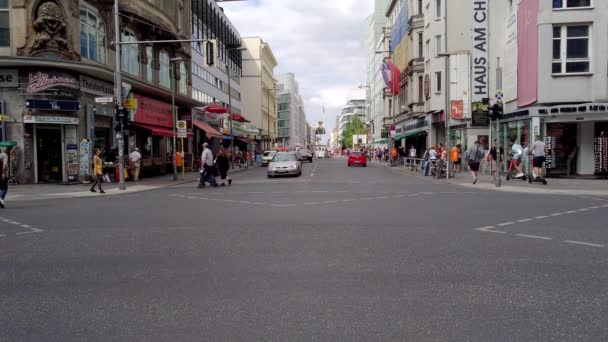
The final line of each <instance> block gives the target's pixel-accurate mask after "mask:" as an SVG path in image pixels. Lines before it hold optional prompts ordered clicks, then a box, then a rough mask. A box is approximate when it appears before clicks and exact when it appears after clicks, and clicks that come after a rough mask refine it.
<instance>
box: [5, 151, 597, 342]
mask: <svg viewBox="0 0 608 342" xmlns="http://www.w3.org/2000/svg"><path fill="white" fill-rule="evenodd" d="M345 164H346V162H345V160H344V159H337V160H321V161H315V163H313V164H305V168H304V175H303V176H301V177H299V178H285V179H267V178H266V174H265V170H264V169H255V170H252V171H248V172H243V173H239V174H237V175H235V176H234V179H235V182H234V184H233V185H232V186H231V187H226V188H217V189H211V188H206V189H196V188H195V184H184V185H179V186H175V187H171V188H166V189H162V190H155V191H148V192H142V193H136V194H129V195H124V196H112V197H103V196H100V197H98V198H80V199H65V200H56V201H48V200H47V201H39V202H36V201H28V202H25V201H24V202H19V203H17V202H12V203H11V202H10V201H9V202H8V204H9V208H7V209H5V210H0V312H1V314H0V341H347V340H348V341H606V340H608V285H607V284H608V247H606V246H607V245H608V229H607V227H608V224H607V221H608V201H607V200H606V199H605V198H594V197H586V198H583V197H574V196H546V195H545V196H542V195H523V194H510V193H498V192H492V191H481V190H476V189H473V190H472V189H470V188H463V187H459V186H454V185H447V184H443V183H440V182H432V181H429V180H427V179H421V178H418V177H406V176H402V175H398V174H397V173H395V172H393V171H391V170H388V169H386V168H381V167H375V166H369V167H367V168H347V167H346V165H345ZM462 177H466V175H463V176H462ZM9 200H10V197H9Z"/></svg>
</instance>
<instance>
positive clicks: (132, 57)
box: [120, 30, 139, 76]
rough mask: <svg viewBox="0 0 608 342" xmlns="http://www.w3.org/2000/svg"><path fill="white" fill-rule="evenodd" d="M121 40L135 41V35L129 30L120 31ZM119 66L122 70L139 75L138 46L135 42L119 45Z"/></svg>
mask: <svg viewBox="0 0 608 342" xmlns="http://www.w3.org/2000/svg"><path fill="white" fill-rule="evenodd" d="M121 36H122V37H121V38H120V41H121V42H136V41H137V37H135V35H134V34H132V33H131V32H129V31H124V30H123V31H122V35H121ZM120 54H121V56H120V67H121V68H122V70H123V71H125V72H128V73H129V74H133V75H136V76H139V47H138V46H137V44H122V45H121V46H120Z"/></svg>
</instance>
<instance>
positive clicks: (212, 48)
mask: <svg viewBox="0 0 608 342" xmlns="http://www.w3.org/2000/svg"><path fill="white" fill-rule="evenodd" d="M216 46H217V41H216V40H215V39H210V40H208V41H206V42H205V62H206V63H207V66H214V65H215V60H216V59H217V49H216Z"/></svg>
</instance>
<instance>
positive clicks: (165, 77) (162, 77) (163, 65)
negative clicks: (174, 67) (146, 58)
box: [158, 51, 171, 88]
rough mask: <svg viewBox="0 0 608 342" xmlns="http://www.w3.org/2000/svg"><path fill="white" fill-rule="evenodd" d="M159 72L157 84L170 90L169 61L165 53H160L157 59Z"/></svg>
mask: <svg viewBox="0 0 608 342" xmlns="http://www.w3.org/2000/svg"><path fill="white" fill-rule="evenodd" d="M158 61H159V64H160V70H159V72H158V84H160V85H161V86H163V87H165V88H171V72H170V70H169V69H170V68H171V59H170V58H169V54H168V53H167V52H166V51H161V52H160V54H159V58H158Z"/></svg>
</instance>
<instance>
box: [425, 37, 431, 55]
mask: <svg viewBox="0 0 608 342" xmlns="http://www.w3.org/2000/svg"><path fill="white" fill-rule="evenodd" d="M425 52H426V54H425V57H426V58H430V57H431V41H430V40H427V41H426V47H425Z"/></svg>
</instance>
